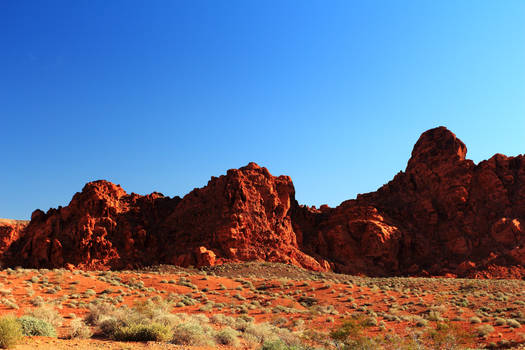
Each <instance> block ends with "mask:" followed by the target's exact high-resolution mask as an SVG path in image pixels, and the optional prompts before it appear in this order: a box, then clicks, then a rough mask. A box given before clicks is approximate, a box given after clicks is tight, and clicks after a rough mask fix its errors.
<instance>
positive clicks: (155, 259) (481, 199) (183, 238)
mask: <svg viewBox="0 0 525 350" xmlns="http://www.w3.org/2000/svg"><path fill="white" fill-rule="evenodd" d="M466 154H467V148H466V146H465V145H464V144H463V142H461V141H460V140H459V139H458V138H457V137H456V136H455V135H454V134H453V133H452V132H450V131H449V130H447V129H446V128H444V127H438V128H435V129H431V130H428V131H426V132H425V133H423V134H422V135H421V137H420V138H419V140H418V142H417V143H416V145H415V146H414V149H413V151H412V157H411V158H410V160H409V161H408V165H407V168H406V170H405V171H404V172H400V173H399V174H397V175H396V176H395V177H394V179H392V181H390V182H389V183H387V184H386V185H384V186H383V187H381V188H380V189H379V190H378V191H376V192H372V193H368V194H364V195H359V196H358V197H357V199H355V200H349V201H346V202H343V203H342V204H341V205H340V206H338V207H336V208H328V207H327V206H323V207H321V208H320V209H315V208H309V207H306V206H301V205H299V204H298V203H297V201H296V200H295V190H294V187H293V184H292V181H291V179H290V178H289V177H288V176H279V177H275V176H272V175H271V174H270V173H269V172H268V170H267V169H266V168H262V167H259V166H258V165H256V164H255V163H250V164H248V165H247V166H246V167H243V168H240V169H232V170H229V171H228V172H227V174H226V175H224V176H220V177H218V178H215V177H212V179H211V180H210V181H209V182H208V184H207V185H206V186H205V187H203V188H200V189H195V190H193V191H192V192H190V193H189V194H187V195H186V196H185V197H184V198H182V199H181V198H179V197H175V198H169V197H165V196H163V195H162V194H160V193H152V194H150V195H147V196H140V195H137V194H133V193H132V194H127V193H126V192H125V191H124V190H123V189H122V188H121V187H120V186H117V185H114V184H112V183H109V182H106V181H95V182H91V183H88V184H87V185H86V186H85V187H84V189H83V190H82V192H80V193H77V194H75V196H74V197H73V199H72V201H71V203H70V204H69V205H68V206H66V207H64V208H58V209H51V210H50V211H48V212H47V213H44V212H42V211H40V210H37V211H35V212H34V213H33V215H32V218H31V222H30V223H29V225H28V226H27V228H25V230H23V231H21V230H20V229H18V231H17V232H22V233H21V234H19V233H17V234H16V235H12V232H11V236H9V237H12V238H9V239H4V241H6V240H7V241H9V240H10V239H11V241H12V244H10V246H9V244H6V247H7V246H9V249H8V250H7V251H6V252H5V253H4V259H3V260H4V262H5V263H6V264H9V265H24V266H31V267H60V266H66V265H68V264H70V265H72V266H76V267H81V268H88V269H95V268H97V269H103V268H131V267H138V266H145V265H152V264H159V263H168V264H177V265H183V266H189V265H195V266H204V265H213V264H219V263H223V262H229V261H234V262H235V261H248V260H261V261H279V262H286V263H291V264H294V265H298V266H303V267H306V268H309V269H313V270H328V269H332V270H335V271H339V272H347V273H362V274H367V275H378V276H390V275H407V274H408V275H447V274H448V275H450V276H470V277H515V278H521V277H524V276H525V267H524V265H525V232H524V230H525V228H524V226H523V225H524V224H525V186H524V184H525V161H524V156H523V155H520V156H517V157H506V156H503V155H500V154H496V155H495V156H494V157H492V158H491V159H489V160H487V161H483V162H481V163H479V164H478V165H476V164H474V163H473V162H472V161H471V160H468V159H466ZM0 232H3V231H0ZM3 237H7V236H6V235H4V236H2V239H3ZM0 248H1V247H0ZM4 250H5V249H4Z"/></svg>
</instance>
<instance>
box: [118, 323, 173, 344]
mask: <svg viewBox="0 0 525 350" xmlns="http://www.w3.org/2000/svg"><path fill="white" fill-rule="evenodd" d="M112 337H113V339H115V340H120V341H167V340H169V339H171V337H172V331H171V329H170V328H169V327H167V326H165V325H161V324H159V323H148V324H140V323H139V324H131V325H125V326H120V327H116V329H115V331H114V332H113V334H112Z"/></svg>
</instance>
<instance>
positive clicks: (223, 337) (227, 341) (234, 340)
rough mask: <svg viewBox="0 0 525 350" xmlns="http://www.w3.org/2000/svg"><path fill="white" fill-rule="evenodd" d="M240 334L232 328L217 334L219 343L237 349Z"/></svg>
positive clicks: (224, 329)
mask: <svg viewBox="0 0 525 350" xmlns="http://www.w3.org/2000/svg"><path fill="white" fill-rule="evenodd" d="M238 335H239V333H238V332H237V331H235V330H233V329H231V328H230V327H225V328H223V329H221V330H220V331H218V332H217V333H215V339H216V340H217V343H219V344H223V345H229V346H234V347H237V346H239V344H240V343H239V338H238Z"/></svg>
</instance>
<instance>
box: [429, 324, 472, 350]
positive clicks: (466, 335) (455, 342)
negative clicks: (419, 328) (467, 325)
mask: <svg viewBox="0 0 525 350" xmlns="http://www.w3.org/2000/svg"><path fill="white" fill-rule="evenodd" d="M424 339H425V340H426V341H427V342H428V343H430V344H431V345H432V347H431V348H432V349H464V348H468V347H469V346H470V345H472V344H473V340H474V339H473V332H471V331H469V330H463V329H461V328H460V327H459V326H457V325H456V324H454V323H450V322H447V323H444V322H443V323H438V324H437V325H436V329H431V330H429V331H428V332H427V333H426V334H425V335H424Z"/></svg>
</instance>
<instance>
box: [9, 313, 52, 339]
mask: <svg viewBox="0 0 525 350" xmlns="http://www.w3.org/2000/svg"><path fill="white" fill-rule="evenodd" d="M18 322H19V323H20V326H21V327H22V333H23V334H24V335H26V336H30V337H32V336H43V337H53V338H56V336H57V331H56V330H55V327H53V325H52V324H51V323H49V322H48V321H46V320H41V319H38V318H36V317H33V316H22V317H20V318H19V319H18Z"/></svg>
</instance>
